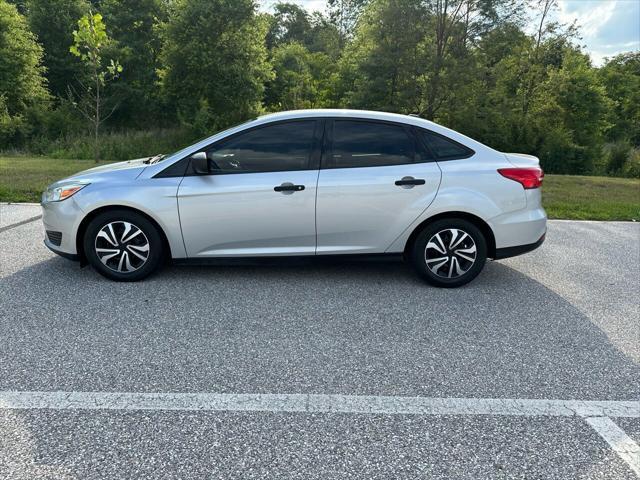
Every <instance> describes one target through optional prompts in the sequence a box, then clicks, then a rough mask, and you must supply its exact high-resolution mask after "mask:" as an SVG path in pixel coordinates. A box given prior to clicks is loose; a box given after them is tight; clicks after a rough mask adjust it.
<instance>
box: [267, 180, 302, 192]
mask: <svg viewBox="0 0 640 480" xmlns="http://www.w3.org/2000/svg"><path fill="white" fill-rule="evenodd" d="M273 189H274V190H275V191H276V192H283V193H293V192H301V191H302V190H304V185H294V184H293V183H290V182H285V183H283V184H282V185H278V186H277V187H273Z"/></svg>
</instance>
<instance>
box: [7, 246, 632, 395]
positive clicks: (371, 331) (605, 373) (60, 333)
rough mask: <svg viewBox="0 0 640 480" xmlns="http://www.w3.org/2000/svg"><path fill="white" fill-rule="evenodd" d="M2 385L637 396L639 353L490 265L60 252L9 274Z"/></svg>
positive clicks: (523, 279) (545, 292)
mask: <svg viewBox="0 0 640 480" xmlns="http://www.w3.org/2000/svg"><path fill="white" fill-rule="evenodd" d="M0 299H1V301H2V304H3V306H4V308H3V311H2V320H0V327H1V328H0V332H1V333H0V342H1V343H2V345H4V347H5V348H4V349H3V350H2V352H0V388H1V389H15V390H21V389H25V390H40V389H43V390H51V389H56V390H92V391H215V392H255V393H273V392H288V393H296V392H310V393H342V394H370V395H423V396H430V397H477V398H484V397H506V398H563V399H572V398H575V399H616V400H620V399H635V398H637V397H638V386H637V378H638V374H639V373H640V369H639V368H638V365H637V364H636V363H635V362H633V361H632V360H631V359H629V358H628V357H626V356H625V355H624V354H623V353H622V352H620V351H619V350H618V349H617V348H616V347H615V346H614V345H612V344H611V343H610V341H609V340H608V338H607V337H606V335H604V334H603V332H602V331H601V330H600V329H599V328H597V327H596V326H595V325H593V323H592V322H591V321H590V320H589V319H588V318H587V317H586V316H585V315H584V314H583V313H582V312H581V311H580V310H578V309H577V308H575V307H574V306H573V305H571V304H570V303H569V302H568V301H566V300H565V299H564V298H562V297H561V296H559V295H558V294H556V293H555V292H553V291H552V290H550V289H548V288H547V287H545V286H544V285H542V284H541V283H539V282H537V281H536V280H535V279H534V278H531V277H529V276H527V275H524V274H523V273H521V272H519V271H517V270H514V269H512V268H510V267H508V266H506V265H504V264H501V263H499V262H491V263H489V264H488V265H487V267H486V268H485V271H484V272H483V273H482V274H481V275H480V276H479V277H478V278H477V279H476V280H475V281H474V282H472V283H471V284H470V285H467V286H466V287H463V288H460V289H452V290H448V289H437V288H432V287H430V286H428V285H426V284H424V283H423V282H422V281H421V280H419V279H418V278H417V277H416V276H415V275H414V274H413V273H412V272H411V270H410V268H409V267H408V266H406V265H404V264H402V263H399V262H352V261H348V262H341V263H320V264H318V263H311V264H308V265H302V266H300V265H298V266H292V265H290V264H287V265H286V266H277V265H275V266H217V267H212V266H207V267H167V268H165V269H164V270H163V271H162V272H160V273H159V274H158V275H156V276H154V277H153V278H151V279H149V280H147V281H145V282H141V283H135V284H131V283H113V282H110V281H107V280H105V279H103V278H102V277H100V276H99V275H97V274H96V273H95V272H93V271H92V270H91V269H90V268H85V269H79V268H78V266H77V265H75V264H72V263H70V262H67V261H65V260H62V259H58V258H53V259H49V260H46V261H43V262H41V263H38V264H35V265H32V266H30V267H28V268H25V269H23V270H20V271H18V272H16V273H15V274H13V275H10V276H8V277H6V278H4V279H3V280H2V287H1V289H0Z"/></svg>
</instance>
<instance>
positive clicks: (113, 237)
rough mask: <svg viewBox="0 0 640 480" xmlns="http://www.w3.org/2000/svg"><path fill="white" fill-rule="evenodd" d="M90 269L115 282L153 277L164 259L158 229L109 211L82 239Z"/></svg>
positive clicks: (129, 215)
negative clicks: (151, 275)
mask: <svg viewBox="0 0 640 480" xmlns="http://www.w3.org/2000/svg"><path fill="white" fill-rule="evenodd" d="M83 246H84V253H85V255H86V257H87V260H88V261H89V263H90V264H91V266H92V267H93V268H94V269H96V270H97V271H98V272H99V273H100V274H102V275H104V276H105V277H107V278H109V279H111V280H115V281H119V282H134V281H137V280H142V279H143V278H145V277H147V276H149V275H150V274H151V273H153V272H154V271H155V270H156V269H157V268H158V267H159V266H160V263H161V260H162V257H163V255H164V251H163V250H164V249H163V242H162V237H161V236H160V233H159V232H158V229H157V228H156V227H155V226H154V225H153V223H151V222H150V221H149V220H148V219H147V218H145V217H144V216H142V215H140V214H138V213H136V212H132V211H129V210H112V211H108V212H105V213H101V214H99V215H98V216H97V217H96V218H94V219H93V220H91V222H90V223H89V225H88V226H87V229H86V231H85V235H84V239H83Z"/></svg>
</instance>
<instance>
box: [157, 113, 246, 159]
mask: <svg viewBox="0 0 640 480" xmlns="http://www.w3.org/2000/svg"><path fill="white" fill-rule="evenodd" d="M254 120H256V118H250V119H249V120H245V121H244V122H240V123H238V124H236V125H233V126H231V127H229V128H225V129H224V130H220V131H218V132H215V133H212V134H211V135H207V136H205V137H202V138H199V139H198V140H196V141H194V142H192V143H191V144H190V145H189V146H187V147H185V148H181V149H180V150H177V151H175V152H173V153H169V154H167V155H156V156H155V157H149V160H151V159H154V158H156V157H161V158H160V159H158V160H155V161H153V162H151V163H158V162H160V161H162V160H166V159H168V158H172V157H174V156H176V155H178V156H181V154H182V153H183V152H186V151H187V150H189V149H190V148H191V147H193V146H194V145H196V144H198V143H200V142H202V141H203V140H206V139H207V138H211V137H213V136H214V135H218V134H220V133H223V132H226V131H227V130H231V129H234V128H237V127H240V126H242V125H244V124H245V123H251V122H253V121H254ZM145 163H147V162H146V161H145Z"/></svg>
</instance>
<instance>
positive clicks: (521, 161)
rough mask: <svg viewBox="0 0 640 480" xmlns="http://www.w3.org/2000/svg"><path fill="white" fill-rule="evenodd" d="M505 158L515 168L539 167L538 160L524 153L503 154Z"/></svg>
mask: <svg viewBox="0 0 640 480" xmlns="http://www.w3.org/2000/svg"><path fill="white" fill-rule="evenodd" d="M504 156H505V157H507V160H509V163H511V164H512V165H513V166H515V167H539V166H540V159H539V158H538V157H534V156H533V155H527V154H525V153H505V154H504Z"/></svg>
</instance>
